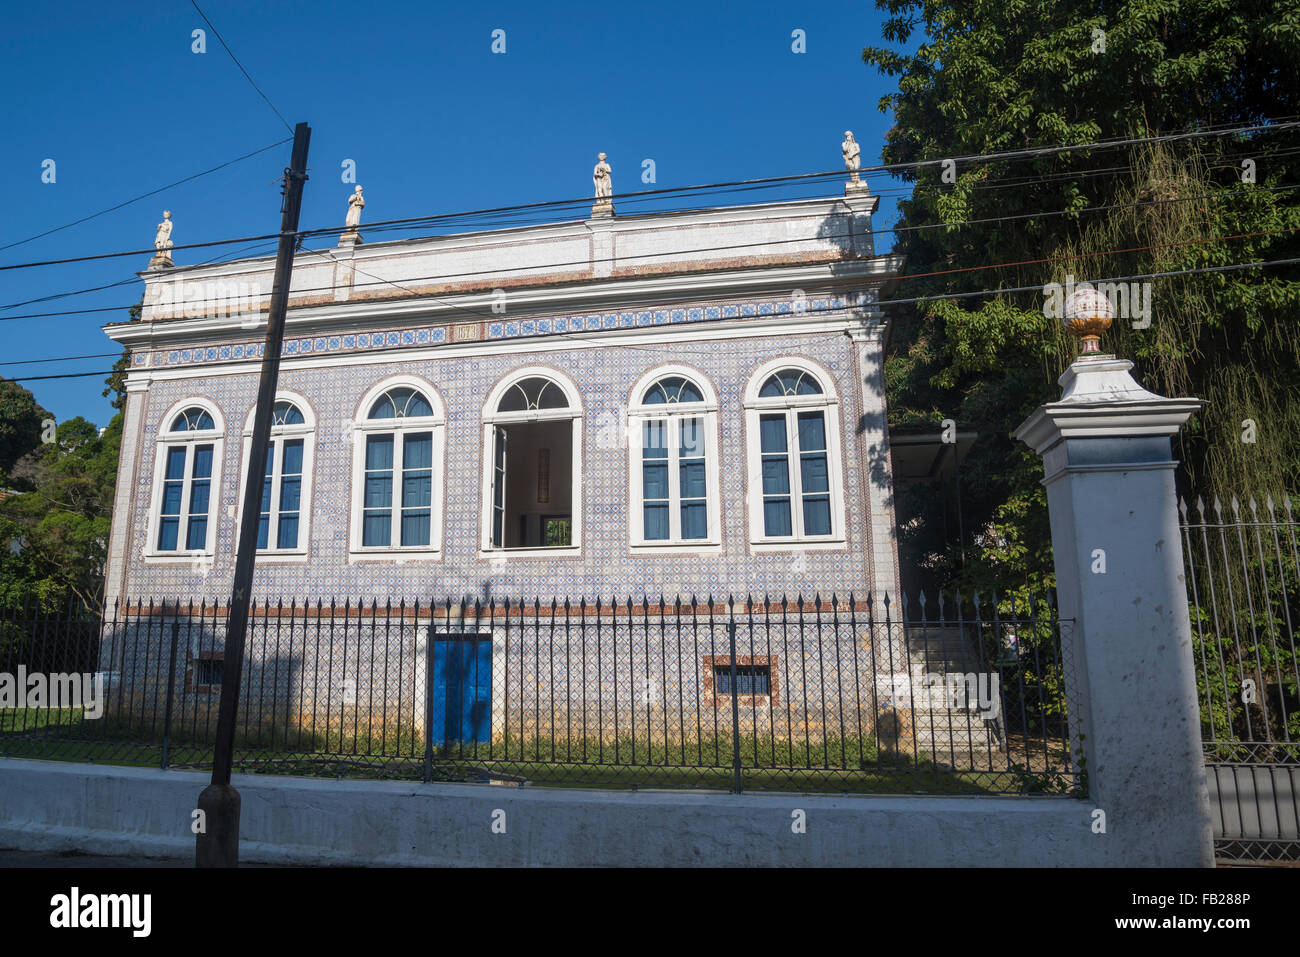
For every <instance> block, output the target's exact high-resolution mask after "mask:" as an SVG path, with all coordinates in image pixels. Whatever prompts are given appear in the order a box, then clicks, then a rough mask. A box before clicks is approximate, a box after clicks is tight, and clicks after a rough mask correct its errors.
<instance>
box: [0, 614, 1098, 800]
mask: <svg viewBox="0 0 1300 957" xmlns="http://www.w3.org/2000/svg"><path fill="white" fill-rule="evenodd" d="M900 612H901V614H900ZM225 628H226V611H225V608H224V607H222V606H220V605H218V604H215V603H213V602H199V603H189V602H187V603H184V604H178V603H175V602H170V601H169V602H161V601H154V600H148V599H145V600H135V599H132V600H121V601H118V602H115V603H114V604H113V605H111V606H110V607H108V608H107V609H106V610H105V611H104V612H103V614H101V615H96V614H92V613H89V612H87V611H85V610H82V609H71V608H69V609H59V610H53V609H41V608H32V607H26V608H18V607H8V608H0V674H2V673H8V674H12V675H15V676H17V675H18V674H19V670H20V669H22V670H23V677H24V679H25V681H26V682H27V689H26V690H27V696H26V697H25V698H22V699H17V700H14V701H10V702H7V703H6V702H2V701H0V704H4V705H5V707H3V708H0V754H5V755H11V756H15V755H21V756H29V757H46V758H61V759H66V760H77V761H85V760H94V761H104V762H117V763H127V764H138V765H151V766H161V767H189V768H205V767H210V764H211V760H212V746H213V740H214V735H215V729H216V716H217V708H218V703H219V699H220V689H221V682H222V676H223V668H224V659H223V653H224V640H225ZM33 675H43V676H45V678H46V681H45V685H46V697H45V700H43V701H41V700H37V699H35V698H34V697H33V696H32V691H33V689H34V686H33V685H32V681H33V678H32V676H33ZM74 678H75V679H76V680H73V679H74ZM1063 680H1064V679H1063V675H1062V671H1061V665H1060V652H1059V622H1058V620H1057V617H1056V613H1055V609H1054V607H1053V605H1052V603H1051V600H1050V596H1043V597H1041V598H1034V599H1030V600H1028V601H1022V602H1018V603H1017V602H1013V601H1009V600H1007V599H1005V598H1003V599H999V598H998V596H996V595H988V596H983V595H973V596H965V597H960V596H959V597H943V598H940V599H930V600H928V601H927V600H925V599H924V598H923V599H921V600H919V601H913V602H911V603H908V604H906V605H905V607H904V608H903V609H899V608H897V607H896V606H895V604H894V603H893V602H892V601H890V600H889V599H888V598H886V599H884V600H879V599H875V598H867V599H859V598H857V597H855V596H852V595H850V596H848V597H847V598H844V597H840V596H831V597H829V598H823V597H820V596H814V597H811V598H808V597H797V598H781V599H770V598H763V599H757V600H755V599H752V598H745V599H730V598H729V599H727V600H717V599H697V598H692V599H690V600H686V599H663V598H659V599H651V598H645V597H643V598H640V599H634V598H627V599H616V600H596V601H591V600H579V601H564V600H547V601H542V600H537V599H534V600H527V601H522V602H520V601H511V600H493V601H476V600H472V599H462V600H459V601H458V600H446V601H441V602H434V603H430V604H425V603H421V602H411V603H407V602H400V603H396V604H395V603H392V602H385V603H382V604H381V603H379V602H375V601H371V602H368V603H366V602H362V603H357V602H352V601H342V602H339V601H314V602H306V603H304V602H300V601H292V600H291V601H288V602H284V601H274V602H270V601H264V600H259V601H257V602H255V603H254V607H253V613H252V620H251V624H250V631H249V635H248V639H247V648H246V655H245V663H244V670H243V674H242V680H241V694H240V707H239V712H238V722H237V737H236V752H235V764H236V769H237V770H240V771H281V772H294V773H329V774H338V775H348V776H359V775H368V776H381V777H399V778H411V779H417V780H424V781H433V780H471V781H472V780H478V781H497V782H504V783H511V782H513V783H525V782H528V783H537V784H546V783H553V784H568V785H582V786H611V787H624V786H654V787H660V786H671V787H681V786H702V787H720V788H729V789H733V790H741V789H747V788H774V789H781V790H791V789H815V790H832V791H873V790H876V791H881V790H884V791H900V790H901V791H908V790H924V791H932V790H940V791H951V792H954V793H981V792H985V793H987V792H1001V793H1008V792H1009V793H1026V792H1032V793H1038V792H1066V791H1069V790H1071V789H1072V788H1073V787H1074V785H1075V779H1074V775H1073V772H1072V768H1071V763H1070V756H1069V753H1068V750H1069V749H1068V747H1067V743H1066V738H1067V734H1066V726H1065V717H1066V715H1065V699H1064V694H1063ZM56 688H57V689H58V690H57V692H56V690H55V689H56ZM77 694H80V698H78V697H77Z"/></svg>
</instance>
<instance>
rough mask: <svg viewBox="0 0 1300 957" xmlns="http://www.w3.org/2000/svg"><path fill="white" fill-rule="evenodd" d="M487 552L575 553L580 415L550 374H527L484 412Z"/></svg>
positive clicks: (574, 395) (570, 394)
mask: <svg viewBox="0 0 1300 957" xmlns="http://www.w3.org/2000/svg"><path fill="white" fill-rule="evenodd" d="M483 419H484V448H485V451H486V454H487V462H486V468H485V470H484V474H485V475H486V476H487V481H486V483H485V490H484V492H485V494H484V523H483V525H484V534H483V549H484V550H485V551H507V550H530V549H564V548H577V547H578V545H579V537H580V532H579V530H580V527H581V526H580V524H579V513H580V510H581V499H582V495H581V481H580V479H581V475H580V473H581V467H580V462H581V461H582V458H581V456H582V451H581V442H582V434H581V423H582V408H581V405H580V402H579V399H578V392H577V389H576V388H575V387H574V386H573V384H572V383H570V382H568V381H567V380H565V379H563V378H561V377H560V376H559V375H558V374H557V373H555V372H554V371H552V370H545V369H537V370H534V369H524V370H520V371H519V372H517V373H515V375H513V376H511V377H510V378H509V379H507V380H506V381H504V382H503V383H501V384H500V385H498V386H497V388H495V389H494V390H493V391H492V394H491V395H490V396H489V398H488V405H487V408H486V409H485V410H484V416H483Z"/></svg>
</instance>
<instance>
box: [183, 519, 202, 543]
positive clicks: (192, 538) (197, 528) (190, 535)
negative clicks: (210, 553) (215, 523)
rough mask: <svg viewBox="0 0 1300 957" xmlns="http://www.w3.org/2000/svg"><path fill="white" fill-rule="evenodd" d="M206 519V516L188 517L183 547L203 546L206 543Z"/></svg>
mask: <svg viewBox="0 0 1300 957" xmlns="http://www.w3.org/2000/svg"><path fill="white" fill-rule="evenodd" d="M207 536H208V520H207V518H206V517H199V518H195V517H193V516H191V517H190V523H189V530H188V531H187V532H186V533H185V547H186V548H188V549H195V548H203V547H204V545H206V544H207Z"/></svg>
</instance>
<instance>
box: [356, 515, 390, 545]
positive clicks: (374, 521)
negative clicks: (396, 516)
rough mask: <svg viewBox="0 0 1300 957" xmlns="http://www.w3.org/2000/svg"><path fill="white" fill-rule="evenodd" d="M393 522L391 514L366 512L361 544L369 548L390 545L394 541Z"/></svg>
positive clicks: (363, 520)
mask: <svg viewBox="0 0 1300 957" xmlns="http://www.w3.org/2000/svg"><path fill="white" fill-rule="evenodd" d="M392 522H393V518H392V513H391V512H376V513H373V514H372V513H370V512H366V513H365V518H364V519H362V526H361V544H362V545H365V546H366V547H368V548H369V547H374V546H385V545H388V544H389V542H390V541H391V540H392V534H393V525H392Z"/></svg>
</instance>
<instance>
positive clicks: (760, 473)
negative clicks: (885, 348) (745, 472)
mask: <svg viewBox="0 0 1300 957" xmlns="http://www.w3.org/2000/svg"><path fill="white" fill-rule="evenodd" d="M830 384H831V380H830V376H829V375H828V374H827V373H826V372H824V371H823V370H820V369H818V368H816V367H815V366H813V365H812V364H811V363H807V362H803V361H799V360H788V359H787V360H780V361H777V362H772V363H768V364H767V365H765V366H764V367H763V368H761V369H760V370H759V371H758V373H757V374H756V375H755V376H754V378H753V379H752V380H751V381H750V387H749V390H748V393H747V395H746V401H745V407H746V413H745V414H746V418H747V425H748V442H747V445H748V448H749V501H750V536H751V538H752V540H753V541H754V542H816V541H839V540H841V539H843V537H844V517H843V509H844V505H843V494H842V491H841V482H840V471H841V466H840V455H839V429H838V421H839V417H838V414H837V412H838V403H837V400H836V398H835V396H834V395H833V394H832V393H831V392H830Z"/></svg>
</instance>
